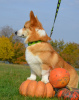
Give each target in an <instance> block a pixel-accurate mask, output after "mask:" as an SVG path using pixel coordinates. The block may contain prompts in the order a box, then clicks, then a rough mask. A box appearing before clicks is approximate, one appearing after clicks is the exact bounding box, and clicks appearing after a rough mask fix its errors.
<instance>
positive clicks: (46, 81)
mask: <svg viewBox="0 0 79 100" xmlns="http://www.w3.org/2000/svg"><path fill="white" fill-rule="evenodd" d="M41 81H42V82H44V83H49V80H48V79H42V80H41Z"/></svg>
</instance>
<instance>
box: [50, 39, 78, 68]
mask: <svg viewBox="0 0 79 100" xmlns="http://www.w3.org/2000/svg"><path fill="white" fill-rule="evenodd" d="M50 43H51V45H52V46H53V48H54V49H55V50H56V51H57V52H58V53H59V55H60V56H61V57H62V58H63V59H64V60H65V61H66V62H67V63H69V64H71V65H72V66H73V67H76V68H79V44H77V43H71V42H70V43H64V41H63V40H59V41H57V40H55V41H51V42H50Z"/></svg>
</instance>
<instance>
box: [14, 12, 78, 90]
mask: <svg viewBox="0 0 79 100" xmlns="http://www.w3.org/2000/svg"><path fill="white" fill-rule="evenodd" d="M15 34H16V35H17V36H20V37H24V38H25V43H26V44H27V43H28V47H27V48H26V51H25V58H26V61H27V62H28V64H29V66H30V69H31V75H30V77H28V78H27V79H30V80H36V76H37V75H38V76H39V77H41V81H42V82H44V83H48V82H49V74H50V71H51V70H52V69H54V68H60V67H62V68H64V69H66V70H67V71H68V72H69V73H70V81H69V84H68V86H69V87H73V88H77V87H78V74H77V72H76V70H75V69H74V68H73V67H72V66H71V65H69V64H68V63H66V62H65V61H64V60H63V59H62V58H61V57H60V55H59V54H58V53H57V52H56V51H55V50H54V49H53V47H52V46H51V44H50V43H48V41H49V40H51V38H50V37H49V36H48V35H47V34H46V32H45V30H44V28H43V26H42V24H41V22H40V21H39V20H38V18H37V16H34V13H33V11H30V20H29V21H27V22H26V23H25V25H24V27H23V28H22V29H20V30H18V31H16V32H15Z"/></svg>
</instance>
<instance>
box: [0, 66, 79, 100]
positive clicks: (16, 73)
mask: <svg viewBox="0 0 79 100" xmlns="http://www.w3.org/2000/svg"><path fill="white" fill-rule="evenodd" d="M78 74H79V72H78ZM29 76H30V69H29V66H23V65H12V64H0V100H58V99H57V98H56V97H54V98H51V99H49V98H48V99H47V98H44V99H43V98H35V97H34V98H32V97H24V96H21V95H20V94H19V86H20V85H21V83H22V82H23V81H25V80H26V79H27V77H29ZM37 80H40V79H39V78H37Z"/></svg>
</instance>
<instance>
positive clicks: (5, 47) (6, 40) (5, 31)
mask: <svg viewBox="0 0 79 100" xmlns="http://www.w3.org/2000/svg"><path fill="white" fill-rule="evenodd" d="M13 32H14V31H13V29H12V28H11V27H9V26H6V27H3V28H2V30H1V31H0V36H1V37H0V39H1V41H0V60H3V61H9V62H10V63H18V64H26V63H27V62H26V61H25V49H26V48H25V45H24V44H23V43H22V41H23V40H22V39H21V38H19V37H17V36H15V34H14V33H13ZM11 48H12V49H11ZM1 51H2V55H1ZM11 53H13V54H11Z"/></svg>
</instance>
